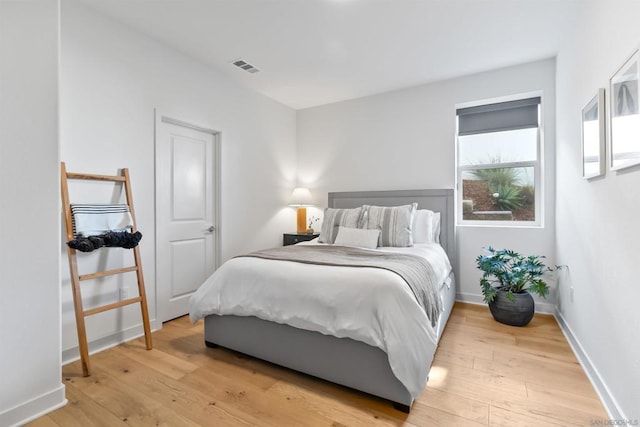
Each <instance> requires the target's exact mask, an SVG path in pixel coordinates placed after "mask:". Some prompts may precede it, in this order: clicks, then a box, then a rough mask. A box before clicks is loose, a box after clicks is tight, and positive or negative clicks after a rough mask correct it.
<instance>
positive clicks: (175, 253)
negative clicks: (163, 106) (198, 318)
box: [156, 117, 218, 322]
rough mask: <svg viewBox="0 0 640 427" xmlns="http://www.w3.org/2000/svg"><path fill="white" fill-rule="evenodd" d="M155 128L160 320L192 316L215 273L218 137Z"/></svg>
mask: <svg viewBox="0 0 640 427" xmlns="http://www.w3.org/2000/svg"><path fill="white" fill-rule="evenodd" d="M157 123H158V125H157V128H156V286H157V290H156V291H157V308H158V319H159V320H160V321H162V322H165V321H167V320H171V319H174V318H176V317H179V316H182V315H184V314H187V313H188V312H189V297H190V296H191V294H193V292H194V291H195V290H196V289H198V287H199V286H200V285H201V284H202V283H203V282H204V280H205V279H206V278H207V277H209V276H210V275H211V274H212V273H213V271H214V269H215V267H216V262H215V260H216V253H215V252H216V247H217V242H216V240H217V238H216V235H217V233H216V217H215V216H216V215H215V213H216V206H215V203H216V202H215V201H216V200H217V195H216V194H215V193H216V190H217V188H218V187H217V185H216V182H215V180H216V177H217V174H216V171H215V168H216V164H217V162H216V158H215V157H216V155H217V147H216V144H217V141H216V138H217V134H216V133H215V132H214V131H208V130H204V129H201V128H198V127H196V126H191V125H188V124H185V123H182V122H179V121H177V120H173V119H169V118H166V117H162V118H161V119H160V121H159V122H157Z"/></svg>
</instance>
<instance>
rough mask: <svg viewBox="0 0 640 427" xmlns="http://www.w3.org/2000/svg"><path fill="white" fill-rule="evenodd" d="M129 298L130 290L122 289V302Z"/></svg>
mask: <svg viewBox="0 0 640 427" xmlns="http://www.w3.org/2000/svg"><path fill="white" fill-rule="evenodd" d="M127 298H129V288H120V301H123V300H126V299H127Z"/></svg>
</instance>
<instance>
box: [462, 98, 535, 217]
mask: <svg viewBox="0 0 640 427" xmlns="http://www.w3.org/2000/svg"><path fill="white" fill-rule="evenodd" d="M534 97H540V104H539V105H538V127H537V128H536V130H537V132H536V155H537V158H536V160H532V161H518V162H504V163H492V164H482V165H460V158H459V151H460V136H461V135H459V129H458V114H457V113H456V134H455V155H456V186H455V188H456V211H457V214H456V224H457V225H458V226H462V227H466V226H471V227H479V226H480V227H504V228H509V227H515V228H544V212H545V210H544V194H545V188H544V184H545V182H544V173H543V171H544V96H543V94H542V92H541V91H538V92H530V93H525V94H519V95H513V96H508V97H501V98H493V99H486V100H481V101H475V102H471V103H464V104H460V105H456V111H457V110H458V109H460V108H468V107H476V106H482V105H488V104H493V103H499V102H508V101H518V100H522V99H526V98H534ZM462 136H468V135H462ZM501 167H508V168H512V167H513V168H516V167H533V176H534V187H535V198H534V201H535V221H504V220H496V221H491V220H470V219H463V216H462V214H463V207H462V173H463V172H469V171H472V170H478V169H496V168H501Z"/></svg>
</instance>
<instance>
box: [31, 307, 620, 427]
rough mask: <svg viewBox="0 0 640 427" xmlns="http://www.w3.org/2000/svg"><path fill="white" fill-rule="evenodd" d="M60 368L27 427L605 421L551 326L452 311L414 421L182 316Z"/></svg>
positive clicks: (475, 310)
mask: <svg viewBox="0 0 640 427" xmlns="http://www.w3.org/2000/svg"><path fill="white" fill-rule="evenodd" d="M153 339H154V349H153V350H151V351H146V350H145V345H144V340H143V338H140V339H137V340H134V341H131V342H129V343H127V344H123V345H120V346H118V347H115V348H113V349H110V350H106V351H104V352H101V353H99V354H96V355H93V356H91V363H92V369H93V375H92V376H90V377H87V378H83V377H82V375H81V374H82V370H81V367H80V364H79V362H75V363H72V364H69V365H66V366H64V367H63V381H64V383H65V385H66V390H67V399H68V400H69V403H68V404H67V405H66V406H65V407H63V408H61V409H59V410H57V411H55V412H52V413H50V414H48V415H46V416H44V417H42V418H39V419H37V420H36V421H34V422H33V423H31V424H30V425H31V426H34V427H45V426H82V427H86V426H93V425H96V426H117V425H132V426H156V425H159V426H196V425H201V426H248V425H259V426H263V425H264V426H278V427H280V426H335V427H339V426H370V425H385V426H401V425H402V426H438V425H442V426H462V425H491V426H517V425H531V426H540V425H591V424H592V420H600V421H601V420H605V419H606V418H607V416H606V412H605V410H604V408H603V406H602V404H601V403H600V401H599V399H598V397H597V395H596V393H595V392H594V390H593V387H592V386H591V384H590V383H589V380H588V379H587V377H586V375H585V374H584V371H583V370H582V368H581V367H580V365H579V364H578V362H577V360H576V358H575V356H574V355H573V353H572V351H571V349H570V347H569V345H568V344H567V342H566V340H565V338H564V336H563V335H562V332H561V331H560V329H559V327H558V325H557V323H556V321H555V319H554V318H553V317H551V316H544V315H536V316H535V317H534V319H533V321H532V323H531V324H529V325H528V326H527V327H524V328H515V327H509V326H505V325H502V324H499V323H497V322H495V321H494V320H493V319H492V317H491V314H490V313H489V312H488V309H487V308H486V307H483V306H475V305H470V304H461V303H457V304H456V306H455V307H454V310H453V312H452V315H451V318H450V320H449V323H448V325H447V327H446V330H445V332H444V335H443V337H442V339H441V341H440V345H439V348H438V351H437V353H436V356H435V360H434V363H433V367H432V368H431V372H430V375H429V382H428V384H427V388H426V389H425V390H424V392H423V393H422V395H421V396H420V397H419V398H418V399H417V400H416V401H415V402H414V404H413V407H412V410H411V414H408V415H407V414H403V413H401V412H398V411H396V410H395V409H393V407H392V406H391V404H390V403H389V402H387V401H384V400H381V399H378V398H374V397H371V396H368V395H366V394H363V393H360V392H357V391H353V390H350V389H347V388H344V387H341V386H337V385H334V384H331V383H328V382H326V381H322V380H318V379H314V378H312V377H309V376H306V375H302V374H298V373H296V372H293V371H290V370H287V369H284V368H280V367H278V366H275V365H272V364H269V363H266V362H262V361H259V360H257V359H253V358H250V357H246V356H242V355H240V354H238V353H234V352H232V351H229V350H225V349H221V348H217V349H209V348H206V347H205V345H204V342H203V322H202V321H200V322H198V323H197V324H195V325H191V324H190V323H189V321H188V319H187V318H186V317H183V318H180V319H177V320H174V321H171V322H168V323H165V324H164V327H163V329H162V330H161V331H158V332H156V333H154V335H153Z"/></svg>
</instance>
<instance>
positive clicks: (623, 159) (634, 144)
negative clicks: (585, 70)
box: [609, 50, 640, 170]
mask: <svg viewBox="0 0 640 427" xmlns="http://www.w3.org/2000/svg"><path fill="white" fill-rule="evenodd" d="M639 69H640V51H638V50H636V51H635V52H634V53H633V54H632V55H631V57H630V58H629V59H627V61H625V63H624V64H623V65H622V66H621V67H620V68H618V70H617V71H616V72H615V74H614V75H613V76H612V77H611V79H610V80H609V101H610V104H609V129H610V135H609V156H610V163H609V164H610V167H611V170H619V169H624V168H628V167H630V166H635V165H638V164H640V106H639V105H638V103H639V102H640V84H639V83H640V71H639Z"/></svg>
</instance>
